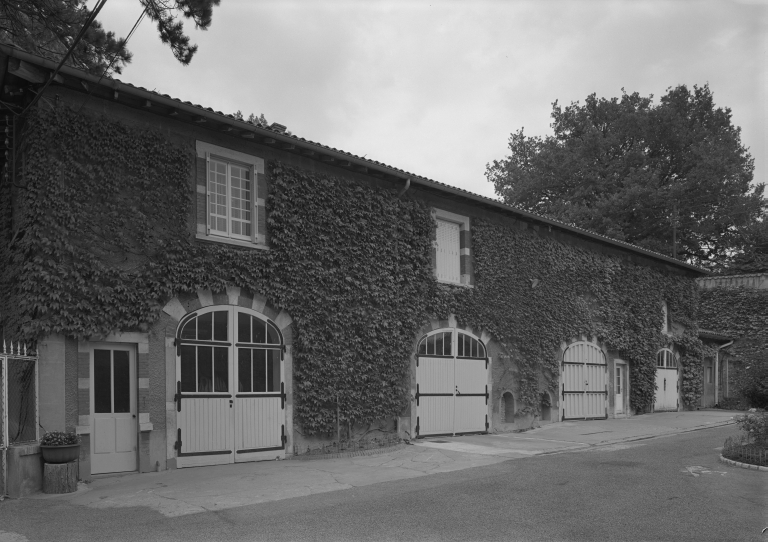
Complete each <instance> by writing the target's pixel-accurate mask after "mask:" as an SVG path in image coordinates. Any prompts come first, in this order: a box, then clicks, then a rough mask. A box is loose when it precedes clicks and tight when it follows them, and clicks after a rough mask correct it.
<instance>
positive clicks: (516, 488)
mask: <svg viewBox="0 0 768 542" xmlns="http://www.w3.org/2000/svg"><path fill="white" fill-rule="evenodd" d="M733 433H734V428H733V427H719V428H713V429H707V430H702V431H696V432H692V433H685V434H681V435H676V436H668V437H664V438H657V439H651V440H645V441H639V442H629V443H623V444H614V445H611V446H606V447H598V448H590V449H588V450H586V451H580V452H579V451H572V452H568V453H562V454H557V455H544V456H534V457H528V458H523V459H515V460H511V461H504V462H500V463H496V464H492V465H488V466H484V467H477V468H472V469H466V470H461V471H457V472H450V473H443V474H434V475H431V476H425V477H418V478H411V479H407V480H400V481H396V482H387V483H381V484H373V485H369V486H365V487H357V488H353V489H349V490H343V491H335V492H331V493H324V494H319V495H311V496H307V497H300V498H294V499H286V500H282V501H276V502H269V503H264V504H259V505H252V506H243V507H239V508H230V509H227V510H223V511H220V512H204V513H197V514H189V515H184V516H180V517H176V518H168V517H165V516H163V515H161V514H159V513H158V512H156V511H154V510H152V509H149V508H144V507H127V508H108V509H94V508H91V507H85V506H77V505H73V504H71V503H68V502H67V501H63V500H23V501H5V502H3V503H0V541H2V542H9V541H13V542H24V541H25V540H30V541H33V540H99V541H106V540H185V541H191V540H270V541H271V540H355V541H361V540H428V541H431V540H461V541H466V540H507V541H509V540H569V541H570V540H589V541H591V540H601V541H602V540H610V541H620V540H674V541H684V540H691V541H696V542H701V541H708V540H713V541H715V540H716V541H724V540H725V541H731V540H733V541H736V540H738V541H742V540H743V541H749V540H755V541H758V540H768V535H766V537H765V538H761V535H760V530H761V529H762V528H763V527H765V526H768V515H766V495H768V473H763V472H757V471H748V470H745V469H739V468H735V467H731V466H728V465H725V464H723V463H719V462H718V461H717V457H718V455H719V452H718V451H717V450H716V448H717V447H719V446H720V445H721V444H722V442H723V440H724V439H725V437H726V436H728V435H731V434H733ZM3 533H4V534H3Z"/></svg>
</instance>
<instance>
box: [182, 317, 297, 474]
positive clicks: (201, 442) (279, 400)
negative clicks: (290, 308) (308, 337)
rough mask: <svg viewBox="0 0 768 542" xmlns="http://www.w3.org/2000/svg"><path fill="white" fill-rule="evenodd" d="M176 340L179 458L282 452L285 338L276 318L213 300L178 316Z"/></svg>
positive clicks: (194, 460) (225, 458)
mask: <svg viewBox="0 0 768 542" xmlns="http://www.w3.org/2000/svg"><path fill="white" fill-rule="evenodd" d="M176 344H177V346H176V348H177V358H176V359H177V364H176V371H177V372H176V374H177V378H178V380H177V382H176V390H177V393H176V398H175V399H176V401H175V402H176V410H177V416H176V420H177V422H176V423H177V430H176V432H177V435H176V439H177V440H176V450H177V460H176V464H177V466H178V467H192V466H201V465H219V464H225V463H234V462H240V461H256V460H260V459H275V457H283V456H284V454H285V441H286V437H285V384H284V380H283V341H282V336H281V335H280V331H279V330H278V329H277V327H276V326H275V324H274V323H273V322H271V321H270V320H268V319H267V318H265V317H264V316H263V315H258V314H256V313H255V312H253V311H249V310H246V309H243V308H240V307H231V306H214V307H208V308H206V309H201V310H199V311H197V312H196V313H193V314H191V315H190V316H189V317H188V318H187V319H186V320H184V321H183V322H181V324H180V326H179V335H178V337H177V338H176Z"/></svg>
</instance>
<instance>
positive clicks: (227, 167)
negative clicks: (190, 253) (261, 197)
mask: <svg viewBox="0 0 768 542" xmlns="http://www.w3.org/2000/svg"><path fill="white" fill-rule="evenodd" d="M207 162H208V233H209V234H212V235H222V236H224V237H231V238H233V239H244V240H253V233H254V231H255V227H254V222H255V220H254V219H255V218H256V207H255V205H254V197H253V193H254V175H253V166H244V165H242V164H237V163H235V162H229V161H225V160H222V159H219V158H216V157H215V156H209V157H208V160H207Z"/></svg>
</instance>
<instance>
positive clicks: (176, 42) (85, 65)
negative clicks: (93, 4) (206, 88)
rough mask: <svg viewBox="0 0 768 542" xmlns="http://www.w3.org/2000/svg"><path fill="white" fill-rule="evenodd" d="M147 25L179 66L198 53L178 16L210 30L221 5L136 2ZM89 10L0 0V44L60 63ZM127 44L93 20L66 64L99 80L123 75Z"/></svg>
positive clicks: (66, 3) (75, 4) (81, 3)
mask: <svg viewBox="0 0 768 542" xmlns="http://www.w3.org/2000/svg"><path fill="white" fill-rule="evenodd" d="M139 2H140V3H141V5H142V6H143V7H144V9H145V14H146V16H147V17H149V19H150V20H151V21H153V22H155V23H156V24H157V30H158V33H159V35H160V39H161V40H162V42H163V43H165V44H166V45H168V46H169V47H170V48H171V50H172V51H173V54H174V56H175V57H176V59H177V60H178V61H179V62H181V63H182V64H189V62H190V61H191V60H192V57H193V56H194V54H195V52H196V51H197V45H190V40H189V36H187V35H186V34H185V33H184V26H183V23H182V22H181V21H180V20H179V15H181V16H183V17H184V18H187V19H192V21H194V23H195V26H196V27H197V28H200V29H203V30H206V29H207V28H208V27H209V26H210V24H211V17H212V14H213V6H216V5H218V4H219V2H220V0H139ZM90 13H91V10H89V9H88V7H87V5H86V0H3V1H2V2H0V41H2V42H5V43H9V44H11V45H14V46H16V47H19V48H20V49H22V50H25V51H27V52H30V53H33V54H36V55H39V56H42V57H44V58H48V59H50V60H54V61H59V60H60V59H61V57H63V56H64V54H65V53H66V52H67V50H68V49H69V48H70V47H71V45H72V44H73V42H74V40H75V37H76V36H77V35H78V33H79V32H80V30H81V29H82V28H83V26H84V24H85V22H86V20H87V19H88V17H89V15H90ZM126 43H127V42H126V39H124V38H117V37H116V36H115V34H114V32H110V31H107V30H105V29H104V27H103V26H102V25H101V23H99V21H97V20H95V21H93V22H92V23H91V25H90V26H89V27H88V29H87V31H86V33H85V35H84V36H83V38H82V40H81V41H80V42H79V43H78V44H77V45H76V46H75V49H74V51H73V52H72V56H71V57H70V59H69V60H68V64H69V65H71V66H74V67H76V68H79V69H82V70H84V71H87V72H89V73H93V74H97V75H103V74H106V75H109V74H111V73H112V72H115V73H121V71H122V68H123V67H124V66H125V65H127V64H128V63H130V61H131V53H130V51H128V49H127V47H126Z"/></svg>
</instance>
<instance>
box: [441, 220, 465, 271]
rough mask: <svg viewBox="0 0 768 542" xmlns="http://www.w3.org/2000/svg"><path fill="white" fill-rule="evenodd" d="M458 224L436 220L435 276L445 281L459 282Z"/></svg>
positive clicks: (459, 243) (459, 251) (459, 249)
mask: <svg viewBox="0 0 768 542" xmlns="http://www.w3.org/2000/svg"><path fill="white" fill-rule="evenodd" d="M460 229H461V228H460V226H459V225H458V224H455V223H453V222H446V221H445V220H438V221H437V278H438V280H443V281H446V282H453V283H457V284H458V283H460V282H461V265H460V262H461V258H460V254H461V248H460V247H461V242H460V238H459V235H460Z"/></svg>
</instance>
